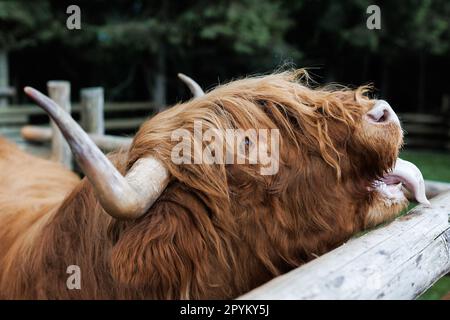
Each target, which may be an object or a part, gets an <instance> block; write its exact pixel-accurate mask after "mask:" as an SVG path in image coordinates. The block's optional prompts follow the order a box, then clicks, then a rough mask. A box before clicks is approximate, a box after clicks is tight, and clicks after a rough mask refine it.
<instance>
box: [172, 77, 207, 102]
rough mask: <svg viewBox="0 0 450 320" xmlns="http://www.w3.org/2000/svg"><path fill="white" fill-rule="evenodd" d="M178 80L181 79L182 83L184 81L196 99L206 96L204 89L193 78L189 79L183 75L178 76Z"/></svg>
mask: <svg viewBox="0 0 450 320" xmlns="http://www.w3.org/2000/svg"><path fill="white" fill-rule="evenodd" d="M178 78H180V80H181V81H183V82H184V83H185V84H186V85H187V86H188V87H189V90H191V93H192V95H193V96H194V98H198V97H201V96H204V95H205V92H204V91H203V89H202V87H200V85H199V84H198V83H197V82H195V81H194V79H192V78H191V77H188V76H187V75H185V74H183V73H179V74H178Z"/></svg>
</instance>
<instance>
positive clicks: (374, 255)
mask: <svg viewBox="0 0 450 320" xmlns="http://www.w3.org/2000/svg"><path fill="white" fill-rule="evenodd" d="M431 204H432V205H431V207H429V208H427V207H425V206H423V205H420V206H418V207H416V208H414V209H412V210H411V211H410V212H409V213H408V214H407V215H405V216H402V217H400V218H398V219H397V220H395V221H394V222H392V223H391V224H389V225H387V226H385V227H382V228H379V229H376V230H374V231H371V232H369V233H367V234H365V235H363V236H361V237H359V238H356V239H353V240H351V241H349V242H348V243H346V244H344V245H342V246H341V247H339V248H337V249H335V250H333V251H331V252H329V253H327V254H325V255H323V256H321V257H319V258H317V259H315V260H313V261H311V262H309V263H307V264H305V265H304V266H302V267H300V268H297V269H295V270H293V271H291V272H289V273H287V274H284V275H282V276H280V277H277V278H275V279H273V280H272V281H270V282H268V283H266V284H264V285H262V286H261V287H259V288H256V289H254V290H252V291H250V292H249V293H247V294H244V295H243V296H241V297H240V299H414V298H416V297H418V296H419V295H420V294H422V293H423V292H424V291H425V290H427V289H428V288H429V287H430V286H431V285H433V284H434V283H435V282H436V281H437V280H438V279H439V278H441V277H442V276H444V275H445V274H446V273H448V272H449V271H450V225H449V215H450V191H447V192H445V193H443V194H440V195H438V196H437V197H435V198H433V199H431Z"/></svg>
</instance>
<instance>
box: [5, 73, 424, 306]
mask: <svg viewBox="0 0 450 320" xmlns="http://www.w3.org/2000/svg"><path fill="white" fill-rule="evenodd" d="M301 76H302V73H301V72H283V73H278V74H272V75H267V76H261V77H253V78H246V79H242V80H238V81H234V82H231V83H229V84H225V85H221V86H219V87H217V88H215V89H214V90H212V91H210V92H208V93H206V94H205V95H199V96H198V97H197V98H195V99H192V100H190V101H188V102H186V103H181V104H177V105H175V106H173V107H171V108H169V109H167V110H165V111H162V112H160V113H159V114H157V115H155V116H154V117H152V118H151V119H149V120H148V121H146V122H145V123H143V125H142V126H141V128H140V129H139V131H138V132H137V134H136V136H135V137H134V139H133V142H132V144H131V146H130V147H129V148H127V149H124V150H118V151H117V152H115V153H113V154H110V155H109V156H108V157H106V156H104V155H103V154H102V153H101V152H100V150H99V149H98V148H97V147H96V146H95V144H94V143H92V141H91V140H90V139H89V137H88V136H87V135H86V134H85V133H84V132H83V131H82V129H81V128H80V127H79V126H78V125H77V124H76V122H75V121H73V120H72V119H71V118H70V116H69V115H68V114H66V113H64V112H63V111H62V110H61V109H59V108H58V106H57V105H56V104H55V103H54V102H53V101H51V100H50V99H48V98H47V97H45V96H44V95H42V94H41V93H39V92H37V91H36V90H34V89H31V88H26V89H25V91H26V93H27V94H28V95H29V96H30V97H31V98H33V99H34V100H35V101H36V102H37V103H38V104H39V105H41V106H42V107H43V108H44V109H45V110H46V111H47V112H48V113H49V115H50V116H51V117H52V118H53V120H54V121H55V122H56V123H57V125H58V126H59V128H60V129H61V131H62V133H63V134H64V136H65V137H66V139H67V141H68V143H69V144H70V146H71V148H72V152H73V153H74V155H75V158H76V160H77V162H78V164H79V166H80V168H81V170H82V171H83V173H84V174H85V175H86V178H84V179H82V180H79V179H78V178H77V177H76V176H75V175H74V174H73V173H71V172H70V171H68V170H65V169H63V168H62V167H60V165H58V164H56V163H52V162H49V161H46V160H39V159H37V158H35V157H32V156H30V155H26V154H24V153H23V152H21V151H19V150H18V149H17V148H16V147H15V146H13V145H11V144H9V143H7V142H6V141H3V140H2V141H1V142H0V166H1V168H2V170H0V177H1V180H0V197H1V199H0V219H1V220H0V221H1V224H0V226H1V227H0V298H8V299H16V298H19V299H140V298H143V299H222V298H234V297H237V296H239V295H241V294H243V293H245V292H247V291H249V290H251V289H253V288H255V287H257V286H259V285H261V284H263V283H264V282H266V281H268V280H270V279H271V278H273V277H275V276H277V275H280V274H282V273H284V272H287V271H289V270H291V269H293V268H295V267H298V266H300V265H302V264H304V263H306V262H308V261H309V260H311V259H313V258H314V257H317V256H319V255H322V254H324V253H326V252H327V251H329V250H331V249H333V248H335V247H336V246H338V245H340V244H342V243H343V242H345V241H346V240H348V239H349V238H350V237H351V236H352V235H354V234H355V233H357V232H359V231H361V230H363V229H365V228H368V227H371V226H375V225H377V224H379V223H382V222H384V221H388V220H390V219H392V218H393V217H395V215H396V214H398V212H399V211H400V210H401V209H403V208H405V207H406V205H407V200H406V198H405V196H404V193H403V191H404V190H403V187H406V188H408V189H410V191H412V193H413V194H414V195H415V197H416V199H417V200H418V201H419V202H424V203H425V202H427V200H426V197H425V193H424V185H423V179H422V177H421V174H420V171H419V170H418V169H417V168H416V167H415V166H414V165H413V164H411V163H408V162H406V161H403V160H401V159H398V153H399V149H400V147H401V146H402V140H403V137H402V129H401V127H400V122H399V120H398V117H397V116H396V114H395V113H394V111H393V110H392V108H391V107H390V106H389V104H388V103H386V102H385V101H382V100H374V99H370V98H369V97H368V90H369V88H368V87H364V86H363V87H359V88H357V89H348V88H344V87H318V88H311V87H309V86H308V85H307V84H305V83H304V81H302V80H301ZM195 121H202V123H203V127H204V128H203V130H207V129H209V128H212V129H217V130H226V129H243V130H244V131H245V130H247V129H277V130H279V133H280V145H279V169H278V171H277V173H276V174H273V175H261V174H260V166H261V165H260V164H258V163H244V164H242V163H239V164H238V163H233V164H227V163H214V164H206V163H194V162H191V163H181V164H176V163H174V162H173V161H171V153H172V150H173V148H174V146H175V145H176V144H177V142H176V141H173V140H172V139H171V135H172V132H174V131H175V130H177V129H185V130H187V131H190V132H192V131H193V130H194V122H195ZM252 139H253V138H252V137H246V139H243V142H242V143H243V145H242V146H237V148H236V150H235V152H236V153H239V152H241V151H239V150H243V152H247V151H249V150H250V149H251V148H252V147H253V145H254V141H252ZM191 142H192V144H194V145H195V144H196V143H197V144H198V143H201V144H204V143H205V142H202V141H195V136H194V135H193V136H192V141H191ZM240 147H242V148H240ZM70 265H77V266H79V267H80V270H81V289H80V290H69V289H68V288H67V286H66V280H67V277H68V274H67V273H66V270H67V267H68V266H70Z"/></svg>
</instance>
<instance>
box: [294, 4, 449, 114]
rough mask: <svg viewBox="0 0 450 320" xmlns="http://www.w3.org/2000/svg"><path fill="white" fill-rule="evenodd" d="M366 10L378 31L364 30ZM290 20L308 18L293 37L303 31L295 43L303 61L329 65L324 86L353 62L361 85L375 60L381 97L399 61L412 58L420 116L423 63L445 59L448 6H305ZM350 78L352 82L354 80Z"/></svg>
mask: <svg viewBox="0 0 450 320" xmlns="http://www.w3.org/2000/svg"><path fill="white" fill-rule="evenodd" d="M372 4H377V5H378V6H379V7H380V9H381V29H380V30H369V29H368V28H367V26H366V20H367V18H368V17H369V15H368V14H367V13H366V9H367V7H368V6H369V5H372ZM294 14H295V15H298V16H310V17H312V18H311V20H307V21H306V23H305V20H303V21H299V22H298V25H296V26H295V27H294V30H295V31H294V33H295V34H301V30H305V27H306V32H305V33H304V34H305V37H304V38H303V37H301V38H300V40H301V42H300V43H298V42H297V43H298V44H299V45H302V46H303V49H304V51H306V52H308V57H310V56H311V54H313V55H315V59H318V57H320V56H321V57H322V58H324V59H326V60H327V61H332V63H330V65H327V68H330V71H331V72H330V74H329V78H328V80H334V78H336V76H337V74H338V73H339V72H341V73H342V71H343V70H344V69H343V68H345V65H346V64H348V61H351V63H350V65H351V66H353V69H355V63H357V61H358V60H362V67H361V74H362V76H361V78H362V79H366V78H367V77H368V73H369V72H370V64H371V62H372V61H374V60H376V61H378V62H379V64H380V70H379V72H380V79H381V80H380V84H381V92H382V94H383V95H384V96H386V95H388V93H389V87H390V85H391V81H390V78H391V76H392V74H393V73H394V71H393V70H392V68H393V66H395V65H399V64H401V62H402V61H404V59H405V57H409V56H411V57H415V60H416V62H417V63H416V64H414V65H412V66H411V68H414V69H415V70H417V77H416V79H417V81H418V83H417V90H416V92H417V97H416V99H417V105H418V106H419V110H423V108H424V105H425V98H424V97H425V92H426V88H425V84H426V61H427V59H429V57H445V56H446V55H448V54H449V52H450V51H449V50H450V2H449V1H448V0H424V1H417V0H404V1H372V0H348V1H331V0H325V1H317V2H316V1H314V2H312V1H311V2H307V3H306V5H305V6H303V7H301V8H300V10H299V11H296V12H294ZM308 26H310V28H309V27H308ZM294 41H295V40H294ZM324 43H326V44H327V45H326V46H325V45H324ZM327 48H332V50H328V49H327ZM324 50H325V51H324ZM355 71H357V70H355ZM352 77H353V79H354V78H355V76H354V74H353V75H352ZM372 77H373V75H372ZM338 78H339V77H338Z"/></svg>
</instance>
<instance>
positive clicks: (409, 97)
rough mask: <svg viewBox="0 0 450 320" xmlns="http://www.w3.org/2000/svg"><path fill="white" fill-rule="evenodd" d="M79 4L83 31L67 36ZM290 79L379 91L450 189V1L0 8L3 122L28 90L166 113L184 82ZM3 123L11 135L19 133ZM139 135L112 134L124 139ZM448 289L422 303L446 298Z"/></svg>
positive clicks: (427, 171) (415, 150)
mask: <svg viewBox="0 0 450 320" xmlns="http://www.w3.org/2000/svg"><path fill="white" fill-rule="evenodd" d="M72 4H76V5H78V6H79V7H80V9H81V29H80V30H69V29H68V28H67V27H66V21H67V18H68V17H69V16H70V14H68V13H66V10H67V7H68V6H69V5H72ZM371 4H376V5H378V6H379V7H380V9H381V29H379V30H377V29H375V30H369V29H368V28H367V26H366V21H367V19H368V17H369V16H370V14H368V13H366V9H367V7H368V6H369V5H371ZM283 67H284V68H286V67H307V68H309V71H310V74H311V75H312V76H313V79H314V80H315V81H317V82H318V83H319V84H325V83H329V82H339V83H342V84H345V85H352V86H357V85H361V84H367V83H372V84H373V85H374V87H375V94H376V95H377V96H379V97H382V98H383V99H386V100H387V101H389V102H390V104H391V105H392V106H393V108H394V109H395V110H396V111H397V112H398V113H400V117H401V119H403V122H404V127H405V130H406V132H407V136H406V137H407V139H406V146H405V151H404V152H403V154H402V156H403V157H404V158H406V159H408V160H410V161H413V162H415V163H416V164H417V165H418V166H419V168H421V170H422V171H423V173H424V176H425V178H427V179H434V180H440V181H449V182H450V153H449V150H450V81H449V77H450V1H448V0H401V1H372V0H347V1H332V0H285V1H281V0H239V1H223V0H216V1H207V0H198V1H175V0H164V1H142V0H130V1H117V0H108V1H106V0H98V1H64V0H40V1H0V105H3V107H1V106H0V115H1V112H2V111H1V108H6V109H5V110H7V109H8V110H9V109H11V108H13V107H16V108H20V106H21V105H23V104H29V103H30V102H29V101H28V100H27V99H26V98H25V96H24V94H23V93H22V88H23V87H24V86H25V85H31V86H34V87H36V88H38V89H40V90H44V91H45V90H46V83H47V81H48V80H54V79H64V80H68V81H70V82H71V86H72V100H73V101H78V100H79V90H80V89H81V88H84V87H90V86H102V87H103V88H104V90H105V99H106V101H108V102H130V103H131V102H136V101H140V102H143V101H148V102H151V103H152V106H153V107H152V108H153V109H161V108H163V107H164V106H167V105H171V104H174V103H176V102H179V101H182V100H186V99H189V98H190V93H189V92H188V90H187V88H186V87H185V86H184V85H183V84H182V83H181V82H180V81H179V80H178V79H177V77H176V75H177V73H178V72H183V73H185V74H187V75H189V76H191V77H193V78H194V79H195V80H196V81H197V82H198V83H199V84H200V85H201V86H202V87H203V88H204V89H209V88H213V87H214V86H215V85H217V84H219V83H224V82H227V81H230V80H232V79H236V78H239V77H243V76H246V75H254V74H264V73H268V72H272V71H274V70H277V69H279V68H283ZM153 109H152V110H153ZM8 112H9V111H8ZM140 112H142V110H141V111H140ZM144 113H145V115H146V116H148V112H144ZM6 114H7V113H6V111H5V113H4V116H3V120H1V119H0V120H1V121H3V122H0V127H2V128H6V127H8V126H9V127H11V121H9V120H8V119H7V116H6ZM9 114H10V113H8V115H9ZM136 115H137V116H139V115H141V114H140V113H139V111H133V110H131V109H130V110H128V111H126V112H122V113H118V114H116V115H115V116H111V117H113V118H114V117H115V118H116V119H117V118H120V117H130V116H134V117H136ZM0 117H1V116H0ZM16 119H18V118H16ZM17 121H18V120H16V122H17ZM21 121H22V120H21ZM45 121H48V120H47V118H46V117H43V116H39V115H35V116H33V115H31V116H29V117H27V118H26V122H27V123H36V124H41V123H44V122H45ZM5 130H6V129H5ZM8 130H10V131H4V132H13V131H12V129H11V128H10V129H8ZM135 130H136V126H134V127H133V126H128V127H127V126H119V125H117V126H113V125H111V126H109V127H108V123H107V131H109V132H113V133H116V134H132V133H133V132H134V131H135ZM2 132H3V131H2ZM0 134H1V132H0ZM448 279H449V278H448V277H447V278H443V280H441V281H440V282H439V283H438V284H437V285H436V286H435V287H434V288H433V289H432V290H430V291H429V292H427V293H426V294H425V295H424V298H439V297H440V296H441V295H442V294H443V293H444V292H447V291H449V290H450V281H449V280H448Z"/></svg>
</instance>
